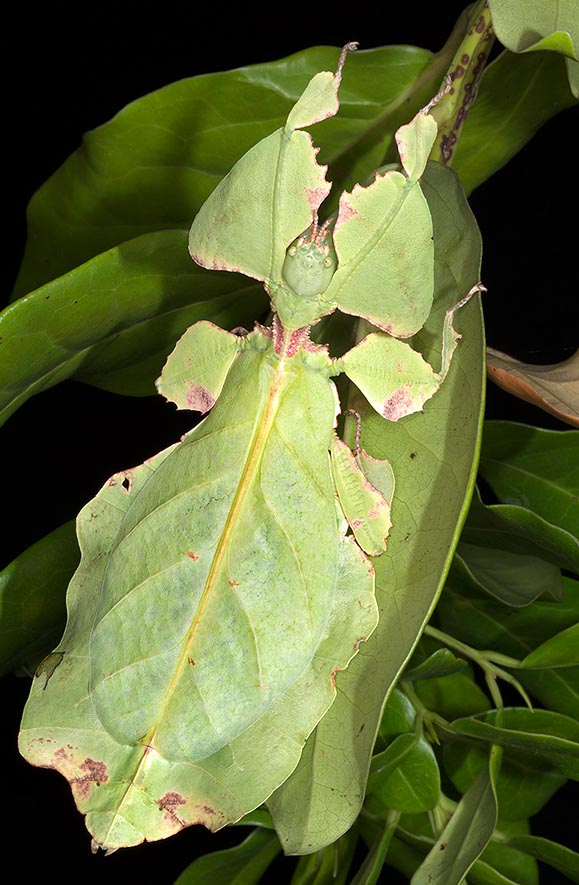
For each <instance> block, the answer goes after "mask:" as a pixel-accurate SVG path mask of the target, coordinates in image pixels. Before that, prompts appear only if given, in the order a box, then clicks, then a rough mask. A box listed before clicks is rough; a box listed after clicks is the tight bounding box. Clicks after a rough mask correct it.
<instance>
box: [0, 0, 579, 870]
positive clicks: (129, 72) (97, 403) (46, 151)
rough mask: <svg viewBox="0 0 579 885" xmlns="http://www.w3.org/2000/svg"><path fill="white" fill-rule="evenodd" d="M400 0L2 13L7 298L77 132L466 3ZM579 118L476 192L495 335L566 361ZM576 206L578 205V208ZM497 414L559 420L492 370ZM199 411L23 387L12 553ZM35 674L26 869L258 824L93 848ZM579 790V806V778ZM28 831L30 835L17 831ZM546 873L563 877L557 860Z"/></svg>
mask: <svg viewBox="0 0 579 885" xmlns="http://www.w3.org/2000/svg"><path fill="white" fill-rule="evenodd" d="M390 6H391V4H388V3H383V4H381V5H380V6H379V7H373V6H367V5H365V4H352V8H351V9H350V10H349V12H348V14H347V15H344V14H340V13H338V12H337V10H330V9H322V8H317V9H316V8H314V7H310V8H303V7H302V6H301V5H300V6H298V5H296V4H292V5H291V6H290V7H288V8H283V7H282V6H281V4H276V5H275V6H273V7H272V11H271V12H268V13H267V14H266V13H264V12H262V11H258V9H257V8H256V7H255V6H254V7H249V8H247V7H245V6H244V7H243V8H242V7H239V6H236V7H234V8H233V9H226V8H224V7H222V6H219V7H218V6H217V4H215V5H214V8H207V7H205V8H200V7H199V6H197V5H194V4H186V3H180V4H177V3H174V2H163V3H161V2H159V3H155V4H152V3H139V4H137V3H124V4H120V5H117V6H116V7H112V6H107V5H106V4H104V5H103V4H99V5H98V6H97V7H94V8H91V7H88V6H87V5H84V4H69V3H53V4H52V5H50V6H46V7H44V8H43V9H42V10H40V11H39V10H38V9H37V8H30V7H28V6H25V5H24V4H22V5H21V7H19V8H17V7H14V6H13V7H12V8H11V9H10V12H9V13H8V14H6V15H5V16H4V21H3V28H4V37H3V46H2V120H3V124H4V125H3V132H4V134H3V138H2V143H1V153H2V157H1V159H2V167H1V168H2V171H3V182H2V214H3V220H4V223H3V225H2V230H3V232H2V244H3V248H2V257H3V260H2V262H1V266H0V272H1V280H2V293H3V300H4V303H7V301H8V298H9V292H10V289H11V286H12V284H13V282H14V279H15V276H16V273H17V270H18V266H19V263H20V260H21V257H22V252H23V248H24V242H25V210H26V204H27V202H28V200H29V199H30V197H31V195H32V194H33V193H34V191H35V190H36V189H37V188H38V187H39V186H40V185H41V184H42V183H43V182H44V181H45V180H46V178H48V177H49V175H50V174H51V173H52V172H53V171H54V170H55V169H56V168H57V167H58V166H59V165H60V164H61V163H62V162H63V161H64V160H65V159H66V157H67V156H68V155H69V154H70V153H71V152H72V151H74V150H75V149H76V148H77V147H78V145H79V142H80V139H81V137H82V134H83V132H85V131H86V130H88V129H92V128H94V127H95V126H98V125H99V124H101V123H103V122H105V121H106V120H107V119H109V118H110V117H111V116H113V114H115V113H116V112H117V111H118V110H119V109H120V108H121V107H123V106H124V105H125V104H127V103H128V102H129V101H132V100H133V99H135V98H138V97H139V96H141V95H144V94H145V93H147V92H150V91H152V90H154V89H156V88H159V87H161V86H164V85H166V84H168V83H170V82H172V81H174V80H177V79H180V78H182V77H188V76H192V75H195V74H200V73H207V72H211V71H218V70H225V69H228V68H234V67H238V66H241V65H246V64H252V63H257V62H262V61H270V60H274V59H277V58H281V57H283V56H285V55H288V54H290V53H292V52H297V51H299V50H300V49H303V48H305V47H307V46H311V45H316V44H330V45H335V46H341V45H343V44H344V43H345V42H347V41H349V40H358V41H359V43H360V46H361V48H371V47H373V46H380V45H384V44H387V43H412V44H415V45H419V46H424V47H426V48H428V49H431V50H435V51H436V50H438V49H439V48H440V47H441V45H442V44H443V42H444V40H445V38H446V36H447V35H448V33H449V32H450V30H451V28H452V26H453V24H454V21H455V19H456V17H457V16H458V14H459V12H460V11H461V9H462V7H463V3H462V2H457V0H452V2H450V0H447V2H444V3H443V2H440V3H438V4H435V3H431V4H428V5H426V4H425V5H424V8H423V7H422V6H421V5H420V4H417V3H416V2H408V3H406V4H400V5H397V6H396V8H394V9H391V8H390ZM576 133H577V112H576V110H573V111H567V112H565V113H564V114H562V115H560V116H559V117H558V118H556V119H555V120H553V121H551V122H550V123H548V124H547V125H546V126H545V127H544V128H543V129H542V130H541V131H540V132H539V133H538V134H537V135H536V137H535V138H534V139H533V141H532V142H531V143H530V144H529V145H528V146H527V147H525V149H524V150H523V151H522V152H521V153H520V154H519V156H517V158H515V160H513V161H512V162H511V163H510V164H509V166H508V169H505V170H502V171H500V172H499V173H497V174H496V175H495V176H494V177H493V178H492V179H491V180H490V181H489V182H488V183H487V184H485V185H483V186H482V187H481V188H480V189H479V190H478V191H475V193H474V194H473V195H472V198H471V205H472V207H473V209H474V211H475V214H476V216H477V219H478V221H479V225H480V227H481V230H482V233H483V240H484V244H485V252H484V265H483V280H484V282H485V284H486V286H487V287H488V290H489V291H488V294H487V295H485V296H484V305H485V316H486V322H487V334H488V341H489V343H490V344H491V345H492V346H493V347H496V348H498V349H500V350H505V351H508V352H510V353H512V354H514V355H515V356H518V357H520V358H524V359H528V360H529V361H534V362H555V361H558V360H560V359H563V358H565V357H567V356H569V355H570V354H571V353H572V352H573V351H574V350H575V349H576V347H577V346H578V344H579V341H578V337H579V336H578V334H577V329H578V323H577V319H578V317H579V311H578V310H577V298H578V292H577V271H576V250H577V248H578V245H579V244H578V242H577V220H576V208H577V197H578V194H577V186H576V177H575V179H574V173H575V163H576V156H577V139H576ZM569 210H570V211H571V213H573V212H575V215H573V214H571V215H570V216H568V217H567V218H566V213H567V212H568V211H569ZM487 413H488V415H489V417H502V418H509V419H512V420H519V421H524V422H527V423H534V424H539V425H542V426H545V427H555V428H559V429H565V428H564V425H561V424H559V422H557V421H556V420H555V419H551V418H549V417H548V416H546V415H545V414H544V413H542V412H540V411H538V410H535V409H534V408H531V407H529V406H527V405H525V404H523V403H520V402H519V401H516V400H514V399H513V398H511V397H509V396H508V395H507V394H504V393H502V392H501V391H499V390H497V389H496V388H494V387H492V385H491V386H490V387H489V394H488V407H487ZM189 423H190V422H189V419H188V418H187V417H186V416H183V415H178V414H176V413H175V412H174V411H173V410H172V409H168V408H167V407H166V405H164V404H163V403H162V402H161V400H160V398H159V401H157V399H155V398H146V399H129V398H124V397H120V396H115V395H113V394H109V393H105V392H103V391H99V390H96V389H94V388H91V387H88V386H84V385H81V384H77V383H75V382H65V383H64V384H61V385H59V386H58V387H56V388H53V389H51V390H50V391H47V392H45V393H43V394H40V395H39V396H37V397H35V398H33V399H32V400H30V401H29V402H27V403H26V404H25V405H24V406H23V407H22V408H21V409H20V410H19V412H17V413H16V414H15V415H14V416H13V417H12V418H11V419H10V420H9V421H8V423H7V424H6V426H5V427H4V428H3V429H2V431H1V439H2V449H1V451H2V464H3V467H4V469H3V476H2V482H3V488H4V491H3V495H2V500H3V504H4V506H3V512H4V520H3V522H4V525H3V529H2V547H1V562H0V566H3V565H5V564H6V563H8V562H9V561H10V559H11V558H13V556H15V555H17V554H18V553H19V552H20V551H21V550H22V549H24V548H25V547H27V546H28V545H29V544H30V543H32V542H33V541H35V540H37V539H38V538H40V537H42V536H43V535H44V534H46V533H47V532H48V531H50V530H51V529H52V528H54V527H56V526H57V525H60V524H61V523H62V522H65V521H66V520H68V519H70V518H72V517H73V516H74V515H75V514H76V512H77V511H78V510H79V509H80V507H81V506H82V505H83V504H84V503H85V502H86V501H87V500H88V499H89V498H90V497H92V496H93V495H94V494H95V493H96V491H97V490H98V488H100V486H101V485H102V483H103V482H104V481H105V479H106V478H107V477H108V476H109V475H110V474H111V473H113V472H115V471H116V470H118V469H121V468H123V467H128V466H132V465H133V464H135V463H139V462H140V461H142V460H143V459H144V458H146V457H148V456H149V455H151V454H152V453H153V452H155V451H158V450H159V449H160V448H162V447H163V446H165V445H168V444H170V443H171V442H173V441H175V440H176V439H177V438H178V437H179V435H180V434H181V433H182V432H183V431H184V430H185V429H186V428H187V427H188V424H189ZM27 691H28V686H27V684H26V680H17V679H16V678H15V677H12V676H9V677H5V679H4V681H3V695H2V697H3V710H4V717H3V728H2V731H1V734H2V755H1V757H0V758H2V760H3V766H2V770H3V772H4V774H3V775H2V777H3V781H1V783H2V785H3V786H4V803H3V810H4V818H5V822H4V824H3V825H2V831H1V832H2V841H3V845H4V851H3V859H4V864H6V863H7V861H8V859H9V858H11V859H13V860H14V861H15V862H16V864H17V865H18V867H19V877H21V878H22V880H23V881H25V882H28V881H34V880H35V879H36V877H37V876H43V877H44V878H46V879H47V880H48V881H58V882H60V883H62V885H69V883H73V882H74V883H76V882H78V881H90V880H92V879H95V880H96V879H98V880H99V881H100V880H101V879H103V878H106V880H107V882H110V883H111V885H113V883H117V882H118V883H120V882H131V883H132V882H137V881H138V882H139V883H143V885H148V883H159V885H165V883H172V882H173V881H174V879H175V878H176V876H177V875H178V873H179V872H180V871H181V870H182V869H183V868H184V867H185V866H186V864H187V863H188V862H189V861H190V860H191V859H192V858H193V857H194V856H195V855H196V854H197V853H198V852H199V851H201V850H203V851H205V850H215V849H217V848H219V847H223V846H225V845H228V844H231V843H232V842H235V841H237V840H238V839H239V838H240V836H241V835H242V833H243V832H246V831H243V830H242V831H237V830H229V831H227V832H226V833H222V834H218V835H216V836H209V835H208V834H207V833H206V832H205V831H204V830H202V829H201V828H190V829H189V830H187V831H185V832H183V833H181V834H179V835H178V836H175V837H173V838H172V839H171V840H169V841H168V842H166V843H155V844H152V845H145V846H142V847H139V848H136V849H131V850H130V851H120V852H117V853H116V854H115V855H113V856H112V857H110V858H104V857H102V856H100V855H99V856H96V857H92V856H91V855H90V850H89V837H88V835H87V833H86V831H85V829H84V825H83V821H82V818H81V816H80V815H79V814H78V813H77V812H76V810H75V809H74V805H73V802H72V798H71V795H70V790H69V788H68V785H67V784H66V783H65V781H64V780H63V779H62V778H61V777H60V776H59V775H57V774H55V773H54V772H50V771H44V770H39V769H33V768H31V767H30V766H28V765H27V764H26V763H24V762H23V761H22V760H21V759H20V757H19V756H18V754H17V751H16V734H17V728H18V721H19V717H20V712H21V708H22V705H23V703H24V700H25V697H26V695H27ZM572 799H573V794H572V792H571V790H570V789H565V790H563V791H561V793H560V794H559V796H558V797H557V798H556V800H554V801H552V802H551V803H550V804H549V805H548V806H547V807H546V809H545V810H544V811H543V812H542V814H541V815H540V817H539V819H537V827H536V832H540V833H541V834H542V835H548V836H550V837H552V838H555V839H557V838H558V839H560V840H561V841H563V842H565V843H566V844H568V845H569V846H570V847H574V848H575V849H577V848H578V847H579V846H578V845H577V842H576V813H573V812H571V811H570V809H571V804H570V803H571V801H572ZM574 803H575V808H576V807H577V796H576V793H575V799H574ZM21 839H22V840H23V842H24V849H22V847H20V848H17V843H18V842H19V841H20V840H21ZM279 875H281V876H283V874H282V873H280V874H279ZM275 878H276V877H275V876H273V877H272V881H275ZM388 881H389V882H395V881H397V880H396V878H395V877H394V876H393V877H392V878H389V879H388ZM400 881H402V880H400ZM542 881H543V882H564V881H566V879H564V878H563V877H559V876H556V875H555V874H554V873H550V872H545V878H544V879H543V880H542ZM216 885H217V883H216Z"/></svg>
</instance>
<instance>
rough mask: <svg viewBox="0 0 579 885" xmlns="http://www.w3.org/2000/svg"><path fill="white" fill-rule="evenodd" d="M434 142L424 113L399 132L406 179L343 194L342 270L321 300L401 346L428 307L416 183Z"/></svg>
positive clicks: (390, 175)
mask: <svg viewBox="0 0 579 885" xmlns="http://www.w3.org/2000/svg"><path fill="white" fill-rule="evenodd" d="M435 136H436V123H435V122H434V120H433V119H432V117H430V116H429V115H427V114H424V113H422V112H419V113H418V114H417V115H416V117H415V118H414V120H412V121H411V123H409V124H408V125H406V126H403V127H401V128H400V129H399V130H398V133H397V141H398V145H399V148H400V151H401V160H402V164H403V167H404V170H405V172H406V175H403V174H402V173H400V172H396V171H394V170H390V171H388V172H386V173H384V174H383V175H377V176H376V179H375V180H374V182H373V183H372V184H371V185H369V187H361V186H360V185H356V187H354V189H353V190H352V192H351V193H343V194H342V196H341V197H340V207H339V211H338V217H337V219H336V226H335V229H334V245H335V248H336V252H337V254H338V261H339V265H338V269H337V271H336V273H335V274H334V277H333V279H332V282H331V283H330V286H329V287H328V289H327V291H326V292H325V293H324V299H325V300H327V301H328V302H331V303H334V304H337V306H338V307H339V308H340V310H342V311H343V312H344V313H349V314H353V315H354V316H360V317H363V318H365V319H367V320H369V321H370V322H371V323H373V324H374V325H376V326H378V327H379V328H381V329H384V330H385V331H387V332H389V333H390V334H391V335H396V336H398V337H403V338H404V337H408V336H410V335H413V334H414V333H415V332H417V331H418V329H420V328H421V327H422V326H423V325H424V322H425V320H426V318H427V316H428V314H429V312H430V308H431V306H432V298H433V293H434V245H433V241H432V219H431V216H430V210H429V208H428V203H427V202H426V199H425V197H424V194H423V193H422V190H421V189H420V185H419V184H418V178H419V177H420V175H421V174H422V172H423V171H424V167H425V166H426V160H427V158H428V154H429V152H430V148H431V147H432V141H433V140H434V138H435Z"/></svg>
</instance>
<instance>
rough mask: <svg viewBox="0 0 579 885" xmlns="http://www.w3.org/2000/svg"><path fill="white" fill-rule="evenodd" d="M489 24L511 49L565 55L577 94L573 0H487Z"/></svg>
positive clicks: (578, 50)
mask: <svg viewBox="0 0 579 885" xmlns="http://www.w3.org/2000/svg"><path fill="white" fill-rule="evenodd" d="M489 6H490V10H491V15H492V19H493V27H494V29H495V31H496V34H497V36H498V38H499V40H500V41H501V43H503V44H504V45H505V46H507V47H508V48H509V49H512V50H513V51H514V52H536V51H542V50H543V51H550V52H557V53H559V54H561V55H563V56H564V57H565V58H566V62H567V72H568V75H569V82H570V84H571V86H572V88H573V90H574V92H575V95H576V96H578V97H579V91H578V90H577V86H578V85H579V74H578V72H577V69H578V67H579V21H578V20H577V7H576V5H575V3H574V2H573V0H547V2H545V0H490V2H489Z"/></svg>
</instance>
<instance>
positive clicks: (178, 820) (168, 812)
mask: <svg viewBox="0 0 579 885" xmlns="http://www.w3.org/2000/svg"><path fill="white" fill-rule="evenodd" d="M157 804H158V806H159V811H163V812H165V813H164V815H163V817H164V819H165V820H166V821H167V823H170V824H172V826H173V827H175V826H177V827H179V828H182V827H186V826H187V821H186V820H183V818H182V817H180V816H179V815H178V814H177V812H176V811H175V809H176V808H179V807H180V806H181V805H186V804H187V800H186V799H184V798H183V796H181V794H180V793H175V792H172V791H171V792H169V793H165V795H164V796H162V797H161V799H159V801H158V803H157Z"/></svg>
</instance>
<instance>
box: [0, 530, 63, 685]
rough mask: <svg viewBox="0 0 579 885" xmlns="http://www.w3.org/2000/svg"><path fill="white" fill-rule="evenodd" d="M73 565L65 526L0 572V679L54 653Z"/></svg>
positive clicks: (60, 629) (38, 542) (61, 627)
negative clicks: (51, 651) (1, 674)
mask: <svg viewBox="0 0 579 885" xmlns="http://www.w3.org/2000/svg"><path fill="white" fill-rule="evenodd" d="M79 559H80V553H79V550H78V544H77V541H76V534H75V530H74V522H67V523H65V524H64V525H62V526H60V528H58V529H55V530H54V531H53V532H51V533H50V534H49V535H46V537H45V538H42V539H41V540H40V541H37V542H36V544H33V545H32V546H31V547H28V549H27V550H25V551H24V552H23V553H21V554H20V556H17V557H16V559H14V560H13V561H12V562H11V563H10V564H9V565H7V566H6V568H4V569H3V570H2V572H0V673H7V672H9V671H10V670H14V669H17V668H18V667H21V666H22V665H23V664H25V663H27V662H28V661H30V660H34V659H35V658H36V659H38V658H39V657H40V658H42V657H44V656H45V655H47V654H48V652H49V651H50V650H51V649H52V648H54V645H55V643H56V642H57V641H58V639H59V638H60V636H61V635H62V631H63V629H64V623H65V618H66V610H65V604H64V597H65V592H66V587H67V586H68V582H69V581H70V579H71V577H72V574H73V572H74V570H75V569H76V567H77V565H78V561H79Z"/></svg>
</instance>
